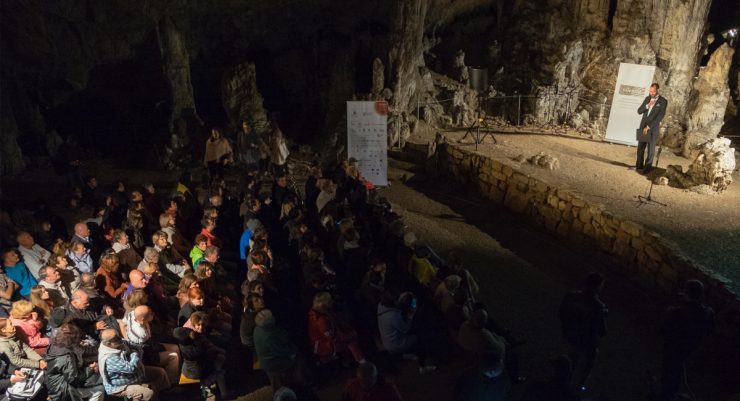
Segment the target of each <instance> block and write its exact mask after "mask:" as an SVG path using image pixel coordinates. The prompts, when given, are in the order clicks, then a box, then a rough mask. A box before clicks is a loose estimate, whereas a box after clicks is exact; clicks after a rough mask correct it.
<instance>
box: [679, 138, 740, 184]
mask: <svg viewBox="0 0 740 401" xmlns="http://www.w3.org/2000/svg"><path fill="white" fill-rule="evenodd" d="M734 170H735V149H734V148H731V147H730V140H729V139H728V138H716V139H712V140H710V141H708V142H706V143H704V144H702V145H701V147H700V148H699V154H698V155H697V156H696V158H695V159H694V161H693V162H692V163H691V165H689V168H688V171H686V172H685V173H684V172H683V170H682V168H681V166H675V165H671V166H668V168H667V169H666V177H668V180H669V183H670V184H671V185H673V186H677V187H680V188H692V187H696V186H700V185H706V186H708V187H709V188H710V189H712V190H713V191H715V192H722V191H724V190H725V189H727V187H728V186H729V185H730V184H732V172H733V171H734Z"/></svg>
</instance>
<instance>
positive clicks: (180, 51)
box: [157, 17, 202, 132]
mask: <svg viewBox="0 0 740 401" xmlns="http://www.w3.org/2000/svg"><path fill="white" fill-rule="evenodd" d="M157 37H158V39H159V48H160V52H161V55H162V67H163V69H164V74H165V77H166V78H167V80H168V81H169V82H168V83H169V87H170V91H171V98H170V99H171V102H172V110H171V112H170V115H169V130H170V132H174V122H175V121H176V120H178V119H184V120H185V121H190V120H193V122H197V123H200V125H202V123H201V122H200V118H199V117H198V113H197V111H196V109H195V99H194V98H193V85H192V83H191V82H190V54H189V52H188V46H187V44H186V41H185V37H184V36H183V34H182V32H181V31H180V30H179V29H178V28H177V27H176V26H175V24H174V22H173V21H172V19H171V18H169V17H165V18H162V21H160V23H159V26H158V29H157Z"/></svg>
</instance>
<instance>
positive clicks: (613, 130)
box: [606, 63, 655, 145]
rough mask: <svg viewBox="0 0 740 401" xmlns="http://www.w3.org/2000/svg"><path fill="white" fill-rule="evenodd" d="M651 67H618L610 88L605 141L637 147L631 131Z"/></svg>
mask: <svg viewBox="0 0 740 401" xmlns="http://www.w3.org/2000/svg"><path fill="white" fill-rule="evenodd" d="M653 74H655V66H652V65H641V64H629V63H620V64H619V75H617V84H616V86H615V87H614V96H613V98H612V107H611V110H610V111H609V122H608V123H607V125H606V140H607V141H609V142H616V143H621V144H625V145H637V141H636V140H635V130H636V129H637V128H638V127H639V126H640V119H642V116H641V115H640V114H637V108H638V107H640V105H641V104H642V101H643V100H645V96H647V95H648V91H649V90H650V85H651V84H652V83H653Z"/></svg>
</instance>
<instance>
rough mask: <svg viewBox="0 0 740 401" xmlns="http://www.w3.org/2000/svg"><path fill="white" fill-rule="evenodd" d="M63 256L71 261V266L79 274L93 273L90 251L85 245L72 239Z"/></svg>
mask: <svg viewBox="0 0 740 401" xmlns="http://www.w3.org/2000/svg"><path fill="white" fill-rule="evenodd" d="M65 255H66V256H67V257H68V258H69V260H71V261H72V264H73V265H74V266H75V267H76V268H77V270H79V271H80V273H92V272H93V271H94V270H93V259H92V256H91V255H90V249H88V248H87V247H85V243H83V242H82V241H79V240H74V239H73V240H72V243H71V245H70V247H69V249H68V250H67V251H66V253H65Z"/></svg>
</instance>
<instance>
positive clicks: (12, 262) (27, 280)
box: [2, 249, 37, 300]
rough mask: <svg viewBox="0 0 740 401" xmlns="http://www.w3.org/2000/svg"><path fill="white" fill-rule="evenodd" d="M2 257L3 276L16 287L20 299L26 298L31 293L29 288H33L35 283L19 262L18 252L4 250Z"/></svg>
mask: <svg viewBox="0 0 740 401" xmlns="http://www.w3.org/2000/svg"><path fill="white" fill-rule="evenodd" d="M2 257H3V270H4V271H5V274H6V275H7V277H8V278H9V279H10V280H12V281H13V282H14V283H15V285H16V286H17V287H18V294H19V295H20V296H22V297H28V295H29V294H30V293H31V287H33V286H35V285H36V284H37V282H36V279H35V278H34V277H33V275H32V274H31V272H30V271H29V270H28V268H27V267H26V265H25V263H23V262H22V261H21V258H20V256H19V255H18V251H17V250H15V249H6V250H5V251H3V255H2ZM8 300H10V298H9V299H8Z"/></svg>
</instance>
